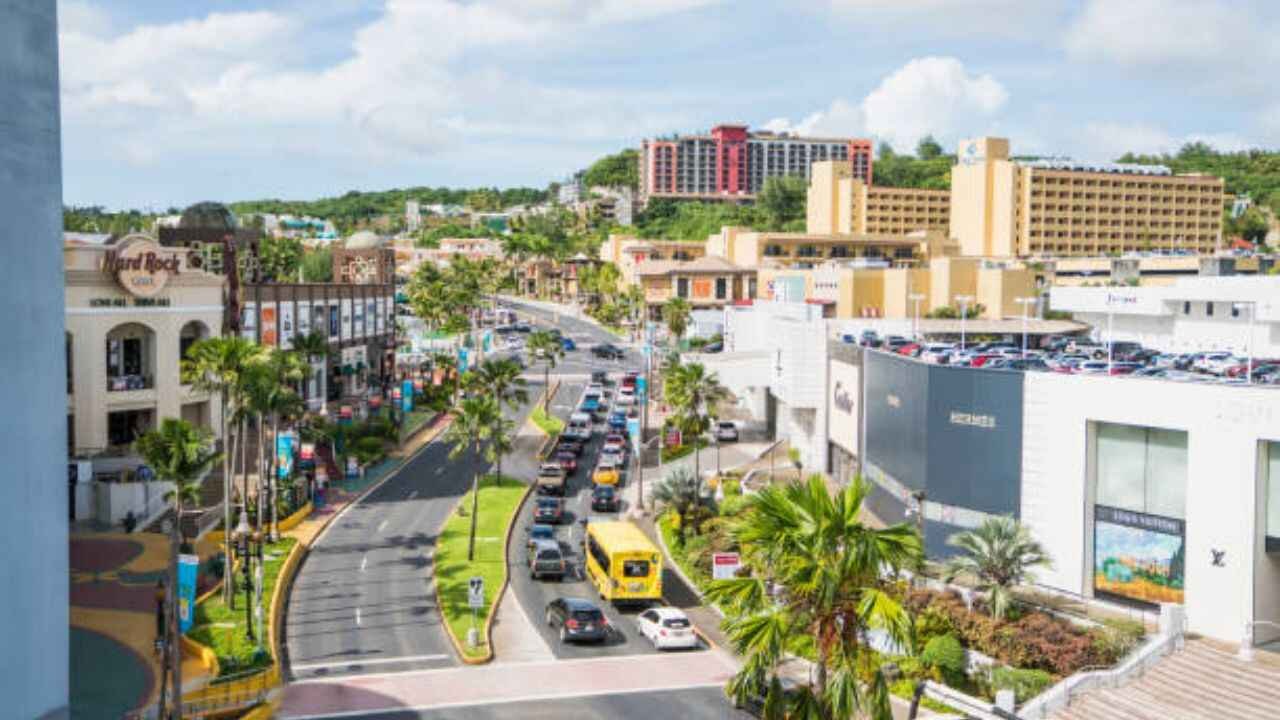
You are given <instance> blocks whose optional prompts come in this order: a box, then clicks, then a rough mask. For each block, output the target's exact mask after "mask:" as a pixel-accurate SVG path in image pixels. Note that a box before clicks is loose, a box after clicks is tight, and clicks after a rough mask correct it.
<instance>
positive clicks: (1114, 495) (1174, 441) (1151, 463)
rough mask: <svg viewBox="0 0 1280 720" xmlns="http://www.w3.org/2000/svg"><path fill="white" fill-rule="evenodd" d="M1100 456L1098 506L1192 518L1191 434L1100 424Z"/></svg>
mask: <svg viewBox="0 0 1280 720" xmlns="http://www.w3.org/2000/svg"><path fill="white" fill-rule="evenodd" d="M1096 452H1097V456H1096V457H1097V478H1098V488H1097V495H1096V497H1097V504H1099V505H1106V506H1108V507H1113V508H1118V509H1121V510H1132V511H1134V512H1141V513H1147V514H1150V515H1160V516H1162V517H1169V518H1176V519H1182V518H1184V517H1185V516H1186V498H1187V433H1185V432H1183V431H1180V430H1164V429H1160V428H1146V427H1138V426H1134V425H1114V424H1111V423H1098V424H1097V445H1096Z"/></svg>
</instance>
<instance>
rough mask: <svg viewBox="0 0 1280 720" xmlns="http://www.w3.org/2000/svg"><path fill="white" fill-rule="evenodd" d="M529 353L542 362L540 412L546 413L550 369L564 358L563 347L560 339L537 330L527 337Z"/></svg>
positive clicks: (548, 399) (549, 397) (549, 399)
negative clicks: (559, 359)
mask: <svg viewBox="0 0 1280 720" xmlns="http://www.w3.org/2000/svg"><path fill="white" fill-rule="evenodd" d="M529 352H531V353H533V356H534V357H536V358H540V359H541V360H542V363H543V365H542V371H543V372H542V389H543V393H542V410H543V412H546V410H547V405H548V403H550V402H551V396H550V393H549V391H550V389H551V368H553V367H555V366H556V360H557V359H558V358H562V357H564V345H563V344H561V342H560V339H559V338H557V337H556V336H555V335H552V334H551V333H549V332H547V331H546V330H538V331H537V332H534V333H532V334H530V335H529Z"/></svg>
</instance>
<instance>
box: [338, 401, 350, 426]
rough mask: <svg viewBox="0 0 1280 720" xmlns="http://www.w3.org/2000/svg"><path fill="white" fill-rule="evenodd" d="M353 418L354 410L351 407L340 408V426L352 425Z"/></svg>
mask: <svg viewBox="0 0 1280 720" xmlns="http://www.w3.org/2000/svg"><path fill="white" fill-rule="evenodd" d="M351 417H352V410H351V406H350V405H343V406H342V407H340V408H338V424H339V425H350V424H351Z"/></svg>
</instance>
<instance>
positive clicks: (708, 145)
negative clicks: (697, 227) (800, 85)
mask: <svg viewBox="0 0 1280 720" xmlns="http://www.w3.org/2000/svg"><path fill="white" fill-rule="evenodd" d="M820 160H835V161H839V162H843V163H846V164H848V165H849V167H850V171H851V173H852V174H853V176H854V177H857V178H859V179H861V180H863V181H864V182H866V183H868V184H870V183H871V176H872V165H873V160H872V149H871V141H870V140H865V139H857V138H803V137H798V136H795V135H790V134H786V133H773V132H765V131H756V132H750V131H748V129H747V126H746V125H729V124H726V125H717V126H715V127H713V128H711V132H710V134H708V135H676V136H674V137H670V138H655V139H649V140H645V141H644V142H642V143H641V144H640V159H639V162H640V198H639V199H640V204H641V205H642V206H643V205H644V204H646V203H647V202H648V201H649V199H650V198H654V197H668V198H684V199H702V200H751V199H753V198H754V197H755V196H756V193H758V192H760V190H761V188H763V187H764V181H765V180H766V179H767V178H771V177H781V176H784V175H790V176H797V177H804V178H807V177H809V166H810V165H811V164H812V163H814V162H817V161H820Z"/></svg>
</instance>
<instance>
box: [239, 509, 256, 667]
mask: <svg viewBox="0 0 1280 720" xmlns="http://www.w3.org/2000/svg"><path fill="white" fill-rule="evenodd" d="M252 535H253V531H252V530H250V528H249V512H248V509H247V508H244V507H242V508H240V522H239V523H237V524H236V530H235V539H236V540H237V541H239V542H238V544H239V545H240V560H241V562H242V563H243V568H242V569H243V570H244V627H245V637H247V638H248V639H249V642H254V641H255V640H254V637H253V598H252V592H253V582H252V577H251V575H250V568H249V566H250V565H252V564H253V553H252V548H251V547H250V538H251V536H252Z"/></svg>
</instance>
